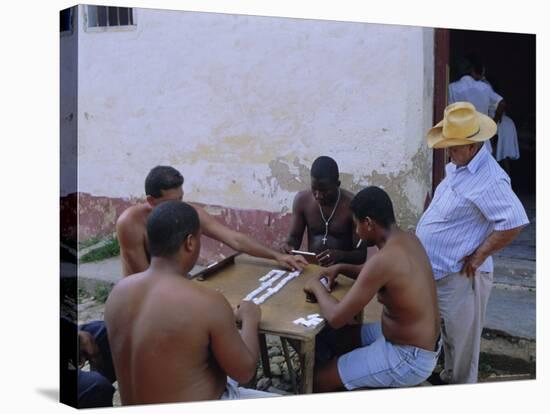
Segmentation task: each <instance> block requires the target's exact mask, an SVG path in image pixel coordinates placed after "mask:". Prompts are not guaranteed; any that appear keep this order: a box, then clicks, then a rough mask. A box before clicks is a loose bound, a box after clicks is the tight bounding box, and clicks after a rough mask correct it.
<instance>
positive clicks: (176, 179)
mask: <svg viewBox="0 0 550 414" xmlns="http://www.w3.org/2000/svg"><path fill="white" fill-rule="evenodd" d="M182 186H183V177H182V175H181V174H180V173H179V171H178V170H176V169H175V168H172V167H167V166H157V167H155V168H153V169H152V170H151V171H150V172H149V174H148V175H147V178H146V179H145V194H146V200H147V201H146V202H145V203H142V204H139V205H136V206H132V207H129V208H128V209H126V210H125V211H124V212H123V213H122V214H121V215H120V217H119V218H118V220H117V223H116V233H117V238H118V241H119V244H120V256H121V258H122V272H123V275H124V276H128V275H132V274H134V273H139V272H143V271H144V270H145V269H147V267H148V266H149V260H150V257H149V247H148V245H149V243H148V241H147V232H146V230H145V224H146V222H147V217H148V216H149V214H150V213H151V211H152V210H153V208H154V207H155V206H157V205H159V204H160V203H163V202H165V201H167V200H180V201H181V199H182V197H183V187H182ZM193 207H195V209H196V210H197V212H198V214H199V219H200V223H201V230H202V233H203V234H205V235H206V236H208V237H211V238H213V239H215V240H218V241H221V242H222V243H225V244H227V245H228V246H229V247H231V248H233V249H234V250H237V251H239V252H245V253H248V254H250V255H252V256H259V257H265V258H268V259H275V260H276V261H277V262H279V264H280V265H281V266H283V267H286V268H290V269H292V270H296V269H298V270H302V268H303V266H304V265H307V262H306V261H305V259H304V258H302V257H299V256H292V255H289V254H281V253H279V252H277V251H275V250H273V249H270V248H268V247H265V246H262V245H261V244H259V243H258V242H257V241H255V240H254V239H252V238H251V237H249V236H246V235H244V234H242V233H239V232H237V231H235V230H232V229H230V228H229V227H226V226H224V225H223V224H221V223H220V222H219V221H217V220H216V219H215V218H214V217H212V216H211V215H210V214H208V213H207V212H206V210H204V209H203V208H201V207H199V206H196V205H193Z"/></svg>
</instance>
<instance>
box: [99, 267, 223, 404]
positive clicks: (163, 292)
mask: <svg viewBox="0 0 550 414" xmlns="http://www.w3.org/2000/svg"><path fill="white" fill-rule="evenodd" d="M224 305H225V304H224V299H223V297H221V295H219V294H217V293H216V292H212V291H209V290H207V289H205V288H202V287H200V286H197V285H196V284H194V283H193V282H191V281H189V280H186V279H185V278H184V277H182V276H181V275H168V274H166V275H164V274H152V273H151V272H149V271H146V272H144V273H139V274H136V275H134V276H133V277H131V278H125V279H124V280H123V281H121V282H120V283H119V284H118V285H117V286H116V287H115V289H114V290H113V291H112V293H111V295H110V296H109V300H108V302H107V305H106V309H105V320H106V321H107V325H108V327H109V340H110V344H111V350H112V354H113V359H114V361H116V363H115V369H116V372H117V374H118V381H119V384H120V394H121V400H122V403H123V404H125V405H126V404H147V403H163V402H177V401H198V400H213V399H218V398H219V397H220V396H221V394H222V393H223V391H224V389H225V385H226V375H225V374H224V373H223V372H222V371H221V369H220V368H219V366H218V365H217V364H216V362H215V360H214V359H213V356H212V354H211V351H210V348H209V342H210V338H209V336H210V330H211V325H212V324H215V323H216V321H215V320H213V319H214V318H216V317H217V313H216V310H217V309H218V308H223V307H224ZM225 306H228V305H225ZM226 310H227V309H226ZM231 316H232V313H231ZM138 361H139V362H138Z"/></svg>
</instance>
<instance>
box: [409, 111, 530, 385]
mask: <svg viewBox="0 0 550 414" xmlns="http://www.w3.org/2000/svg"><path fill="white" fill-rule="evenodd" d="M496 129H497V127H496V124H495V122H494V121H493V120H492V119H491V118H489V117H488V116H486V115H484V114H482V113H480V112H477V111H476V110H475V107H474V106H473V105H472V104H471V103H469V102H456V103H453V104H451V105H449V106H447V108H446V109H445V113H444V118H443V120H442V121H441V122H439V123H438V124H437V125H435V126H434V127H433V128H432V129H430V131H429V132H428V136H427V139H428V146H429V147H430V148H449V154H450V157H451V162H450V163H449V164H447V166H446V168H445V171H446V177H445V179H444V180H443V181H442V182H441V183H440V184H439V185H438V187H437V189H436V191H435V194H434V197H433V200H432V202H431V204H430V206H429V207H428V209H427V210H426V211H425V212H424V214H423V215H422V217H421V218H420V221H419V223H418V226H417V228H416V235H417V236H418V238H419V239H420V241H421V242H422V244H423V245H424V248H425V249H426V252H427V253H428V257H429V258H430V261H431V263H432V268H433V272H434V277H435V280H436V288H437V296H438V300H439V309H440V312H441V318H442V319H443V328H442V336H443V349H444V354H445V365H444V369H443V371H442V372H441V375H440V378H437V379H435V380H436V381H438V380H439V383H442V382H443V383H455V384H457V383H475V382H477V374H478V362H479V349H480V342H481V331H482V329H483V324H484V318H485V309H486V306H487V301H488V299H489V294H490V292H491V289H492V285H493V261H492V258H491V255H492V254H494V253H495V252H496V251H498V250H500V249H502V248H503V247H505V246H507V245H508V244H509V243H510V242H511V241H512V240H514V238H515V237H516V236H517V235H518V234H519V232H520V231H521V229H522V227H524V226H525V225H526V224H528V223H529V220H528V219H527V215H526V213H525V210H524V208H523V206H522V204H521V202H520V201H519V199H518V198H517V196H516V195H515V194H514V192H513V191H512V188H511V186H510V178H509V177H508V175H506V173H505V172H504V170H502V168H500V166H499V165H498V163H497V162H496V161H495V159H494V158H493V157H492V156H491V155H490V153H489V151H488V150H487V149H486V147H485V146H484V145H483V143H484V141H486V140H487V139H489V138H491V137H492V136H494V135H495V132H496ZM434 383H435V382H434Z"/></svg>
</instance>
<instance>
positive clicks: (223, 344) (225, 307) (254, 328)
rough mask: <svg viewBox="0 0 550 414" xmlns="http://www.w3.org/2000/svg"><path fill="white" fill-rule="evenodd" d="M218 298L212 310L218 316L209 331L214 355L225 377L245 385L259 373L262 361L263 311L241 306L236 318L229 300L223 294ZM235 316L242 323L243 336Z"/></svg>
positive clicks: (257, 308)
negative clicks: (261, 332)
mask: <svg viewBox="0 0 550 414" xmlns="http://www.w3.org/2000/svg"><path fill="white" fill-rule="evenodd" d="M216 295H218V299H217V300H216V302H217V303H216V305H215V306H214V307H213V309H211V311H212V313H211V314H212V315H215V320H214V321H213V324H212V328H211V331H210V341H211V349H212V353H213V355H214V358H215V360H216V362H217V363H218V365H219V366H220V368H221V369H222V370H223V372H224V373H225V374H227V375H228V376H229V377H231V378H233V379H234V380H236V381H237V382H239V383H241V384H244V383H247V382H248V381H250V379H251V378H252V377H253V376H254V374H255V373H256V366H257V364H258V360H259V358H260V346H259V342H258V325H259V323H260V319H261V312H260V307H259V306H258V305H255V304H254V303H252V302H241V304H240V306H239V309H237V312H236V315H235V314H234V313H233V311H232V309H231V306H230V305H229V303H228V302H227V300H226V299H225V298H224V297H223V296H222V295H221V294H218V293H216ZM235 316H236V317H237V319H238V320H240V321H241V322H242V328H241V332H240V334H239V331H238V330H237V327H236V318H235Z"/></svg>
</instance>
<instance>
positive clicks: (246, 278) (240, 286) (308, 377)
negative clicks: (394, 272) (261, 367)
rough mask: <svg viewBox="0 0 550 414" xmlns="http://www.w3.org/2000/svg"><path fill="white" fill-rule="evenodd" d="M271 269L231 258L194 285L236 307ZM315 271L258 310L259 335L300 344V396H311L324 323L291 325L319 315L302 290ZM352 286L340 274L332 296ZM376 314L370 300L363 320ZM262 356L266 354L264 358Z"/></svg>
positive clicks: (266, 263)
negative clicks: (317, 344) (318, 339)
mask: <svg viewBox="0 0 550 414" xmlns="http://www.w3.org/2000/svg"><path fill="white" fill-rule="evenodd" d="M271 269H280V267H279V266H277V264H276V262H274V261H272V260H267V259H258V258H254V257H251V256H248V255H239V256H237V258H236V259H235V263H232V264H229V265H227V266H226V267H223V268H222V269H219V270H218V271H216V272H215V273H213V274H211V275H209V276H208V277H207V278H206V279H205V280H203V281H198V280H197V281H196V283H200V284H202V285H203V286H208V287H210V288H212V289H215V290H217V291H219V292H221V293H222V294H223V295H224V296H225V297H226V299H227V300H228V301H229V303H230V304H231V306H233V307H236V306H237V305H238V304H239V303H240V302H241V300H242V299H243V298H244V297H245V296H246V295H247V294H248V293H250V292H252V291H253V290H254V289H256V288H257V287H259V286H260V284H261V282H260V281H259V280H258V279H259V278H260V277H261V276H263V275H265V274H266V273H267V272H269V271H270V270H271ZM319 269H320V268H319V266H315V265H308V266H307V267H306V269H305V270H304V272H303V273H302V274H301V275H300V276H298V277H297V278H295V279H293V280H291V281H290V282H288V283H287V284H286V285H285V287H284V288H283V289H281V290H280V291H279V292H277V293H276V294H274V295H273V296H271V297H270V298H269V299H267V300H266V301H265V302H264V303H263V304H261V305H260V306H261V309H262V320H261V322H260V326H259V332H260V334H270V335H276V336H280V337H284V338H291V339H295V340H298V341H300V342H301V343H302V344H301V347H300V361H301V362H302V381H301V391H302V392H304V393H311V392H312V389H313V368H314V363H315V336H316V335H317V334H318V333H319V332H320V331H321V330H322V329H323V327H324V326H325V325H326V322H322V323H321V324H319V325H317V326H316V327H305V326H302V325H295V324H294V323H292V321H294V320H295V319H298V318H300V317H306V316H307V315H309V314H312V313H321V312H320V308H319V305H318V304H317V303H309V302H306V300H305V293H304V291H303V288H304V286H305V283H306V281H307V280H308V278H309V277H310V276H311V275H312V274H316V273H317V271H318V270H319ZM194 280H196V279H194ZM352 284H353V280H352V279H349V278H347V277H345V276H342V275H340V276H339V277H338V285H337V287H336V288H335V289H334V290H333V292H332V294H333V295H334V296H335V297H336V298H337V299H339V300H340V299H341V298H342V297H343V296H344V295H345V293H346V292H347V291H348V290H349V289H350V287H351V285H352ZM260 295H261V294H260ZM380 312H381V306H380V304H378V302H377V301H376V300H373V301H371V303H369V304H368V305H367V307H366V308H365V310H364V314H363V320H364V321H375V320H380ZM265 357H266V355H264V358H265Z"/></svg>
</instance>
